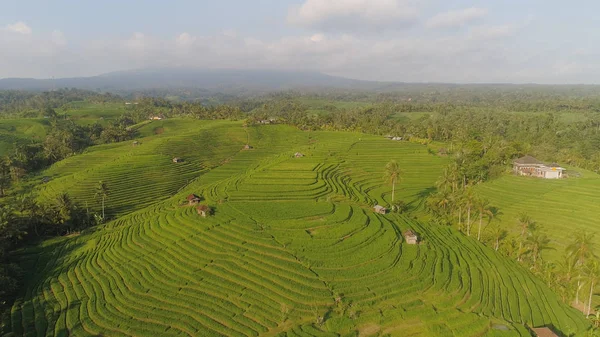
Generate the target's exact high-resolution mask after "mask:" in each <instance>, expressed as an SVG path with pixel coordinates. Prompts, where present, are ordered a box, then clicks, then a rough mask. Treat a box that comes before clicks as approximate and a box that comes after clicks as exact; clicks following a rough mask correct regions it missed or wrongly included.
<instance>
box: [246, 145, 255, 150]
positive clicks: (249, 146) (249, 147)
mask: <svg viewBox="0 0 600 337" xmlns="http://www.w3.org/2000/svg"><path fill="white" fill-rule="evenodd" d="M252 149H253V147H252V146H251V145H249V144H246V145H244V150H252Z"/></svg>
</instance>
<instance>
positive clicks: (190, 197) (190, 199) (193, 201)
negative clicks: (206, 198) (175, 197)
mask: <svg viewBox="0 0 600 337" xmlns="http://www.w3.org/2000/svg"><path fill="white" fill-rule="evenodd" d="M186 199H187V201H188V205H190V206H191V205H195V204H197V203H199V202H200V197H199V196H197V195H195V194H190V195H188V196H187V198H186Z"/></svg>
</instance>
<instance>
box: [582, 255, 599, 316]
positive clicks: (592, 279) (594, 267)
mask: <svg viewBox="0 0 600 337" xmlns="http://www.w3.org/2000/svg"><path fill="white" fill-rule="evenodd" d="M584 276H585V278H586V280H587V282H588V283H589V285H590V296H589V297H588V305H587V314H586V315H587V316H589V315H590V311H592V296H593V294H594V286H595V285H596V284H598V278H600V263H598V260H595V259H593V260H590V261H589V262H588V263H587V264H586V265H585V268H584Z"/></svg>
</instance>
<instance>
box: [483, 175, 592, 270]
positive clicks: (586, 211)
mask: <svg viewBox="0 0 600 337" xmlns="http://www.w3.org/2000/svg"><path fill="white" fill-rule="evenodd" d="M581 173H582V177H579V178H568V179H562V180H545V179H536V178H531V177H518V176H513V175H507V176H504V177H502V178H500V179H496V180H493V181H490V182H487V183H485V184H482V185H480V186H478V187H477V190H478V192H479V193H481V195H482V196H484V197H485V198H487V199H489V200H490V203H491V204H492V205H494V206H496V207H498V208H499V209H500V210H501V212H502V215H501V217H500V221H501V222H502V224H503V225H504V226H506V227H507V228H508V229H510V230H513V231H515V232H516V231H517V230H518V229H517V226H518V225H517V218H518V216H519V213H521V212H526V213H527V214H529V215H530V216H531V217H532V218H533V219H534V220H535V221H536V222H538V223H539V224H540V225H541V228H543V230H545V231H546V232H547V233H548V235H549V236H550V238H551V239H552V243H551V246H552V247H553V248H555V249H554V250H550V251H546V252H545V255H546V256H547V257H549V258H551V259H554V258H557V257H558V256H559V255H560V254H562V252H563V251H564V248H565V246H566V245H567V244H568V243H569V242H570V240H571V239H572V237H573V235H572V234H573V233H574V232H576V231H579V230H581V231H586V232H598V229H599V227H598V225H599V222H598V213H599V212H600V195H599V194H598V190H599V189H600V176H598V175H597V174H595V173H593V172H589V171H581ZM599 234H600V233H599ZM596 241H597V244H598V245H600V236H597V237H596Z"/></svg>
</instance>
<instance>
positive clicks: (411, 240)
mask: <svg viewBox="0 0 600 337" xmlns="http://www.w3.org/2000/svg"><path fill="white" fill-rule="evenodd" d="M404 240H406V243H408V244H409V245H416V244H417V242H418V241H419V237H418V236H417V233H415V232H413V231H412V230H410V229H409V230H407V231H406V232H404Z"/></svg>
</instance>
